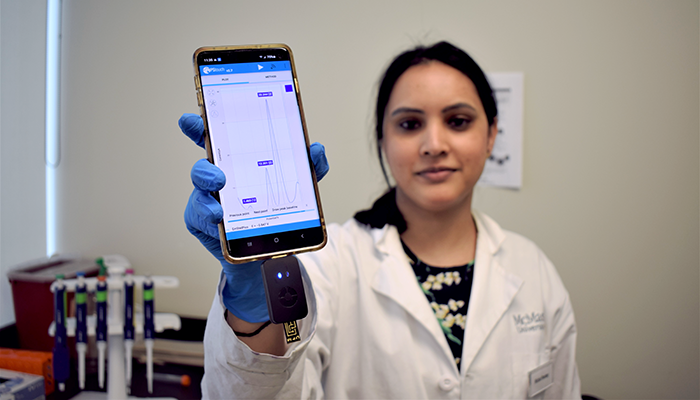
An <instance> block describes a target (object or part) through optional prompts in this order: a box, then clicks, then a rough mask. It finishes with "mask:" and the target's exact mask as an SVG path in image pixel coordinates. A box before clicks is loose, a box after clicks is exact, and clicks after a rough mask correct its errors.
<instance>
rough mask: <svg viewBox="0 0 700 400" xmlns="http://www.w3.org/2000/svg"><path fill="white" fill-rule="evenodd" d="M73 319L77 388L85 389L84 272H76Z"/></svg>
mask: <svg viewBox="0 0 700 400" xmlns="http://www.w3.org/2000/svg"><path fill="white" fill-rule="evenodd" d="M75 309H76V310H75V317H76V320H77V329H76V332H75V341H76V345H75V347H76V349H77V350H78V386H80V389H85V353H86V352H87V285H85V272H83V271H80V272H78V284H77V285H76V287H75Z"/></svg>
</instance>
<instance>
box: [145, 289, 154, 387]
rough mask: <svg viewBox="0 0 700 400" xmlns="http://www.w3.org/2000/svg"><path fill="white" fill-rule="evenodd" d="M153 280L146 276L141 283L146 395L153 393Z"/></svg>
mask: <svg viewBox="0 0 700 400" xmlns="http://www.w3.org/2000/svg"><path fill="white" fill-rule="evenodd" d="M153 294H154V293H153V280H152V279H151V277H150V276H147V277H146V279H145V280H144V281H143V338H144V342H145V343H146V379H147V380H148V393H153V339H154V331H155V324H154V322H153V312H154V308H153V301H154V296H153Z"/></svg>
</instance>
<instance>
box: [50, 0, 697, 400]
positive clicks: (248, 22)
mask: <svg viewBox="0 0 700 400" xmlns="http://www.w3.org/2000/svg"><path fill="white" fill-rule="evenodd" d="M63 27H64V30H63V64H62V71H63V73H62V74H63V75H62V76H63V81H62V88H63V94H62V101H63V102H62V135H63V137H62V144H63V147H62V152H63V153H62V160H63V161H62V164H61V167H60V170H59V178H60V179H59V185H60V187H61V190H62V192H61V195H60V198H59V210H61V211H60V220H59V226H60V230H59V242H58V248H59V249H60V250H61V251H65V252H68V251H71V252H73V251H79V252H82V253H83V254H85V255H87V256H90V257H92V256H97V255H100V254H107V253H115V252H117V253H122V254H124V255H126V256H127V257H128V258H129V259H130V260H131V261H132V263H133V264H134V266H135V268H136V270H137V272H138V273H146V272H150V273H153V274H173V275H176V276H178V277H179V278H180V281H181V286H180V288H179V289H178V290H172V291H162V293H160V292H159V293H158V296H159V297H158V302H157V307H158V310H160V311H174V312H179V313H180V314H182V315H188V316H199V317H204V316H205V315H206V313H207V310H208V308H209V305H210V302H211V299H212V296H213V291H214V287H215V284H216V281H217V278H218V274H219V271H220V267H219V265H218V264H217V262H216V261H214V260H213V259H212V258H211V257H210V256H209V255H208V254H207V252H206V251H205V250H204V249H202V248H201V246H200V245H199V244H198V242H197V241H196V240H195V239H194V238H192V237H190V235H189V234H188V233H187V231H186V229H185V227H184V223H183V222H182V212H183V209H184V206H185V203H186V202H187V197H188V195H189V192H190V190H191V183H190V182H189V169H190V167H191V165H192V164H193V163H194V161H195V160H197V159H199V158H202V157H203V156H204V152H203V150H200V149H198V148H196V147H195V146H194V145H192V144H191V143H189V140H188V139H186V138H185V137H184V136H183V135H182V134H181V133H180V132H179V130H178V127H177V118H178V117H179V115H180V114H181V113H183V112H197V107H196V100H195V95H194V85H193V82H192V75H193V70H192V65H191V57H192V52H193V51H194V50H195V49H196V48H197V47H199V46H204V45H223V44H238V43H263V42H280V41H281V42H286V43H287V44H289V45H291V46H292V48H293V49H294V51H295V56H296V61H297V68H298V71H299V81H300V85H301V89H302V93H303V97H304V102H305V108H306V112H307V121H308V124H309V128H310V135H311V138H312V140H314V141H320V142H323V143H324V144H325V145H326V147H327V150H328V157H329V159H330V163H331V172H330V174H329V175H328V176H327V177H326V178H325V179H324V180H323V182H321V185H320V187H321V190H322V199H323V203H324V207H325V209H326V214H327V217H328V219H329V220H330V221H335V222H339V221H343V220H345V219H347V218H349V217H351V216H352V214H353V212H354V211H356V210H358V209H360V208H363V207H366V206H368V205H369V204H370V203H371V201H372V199H374V198H375V197H376V196H377V195H378V194H379V193H380V192H381V191H382V190H383V186H382V180H381V177H380V176H381V173H380V171H379V168H378V166H377V165H376V162H375V156H374V154H373V152H372V151H371V146H372V145H371V143H370V140H369V138H370V132H371V118H370V112H371V109H372V97H373V91H374V88H375V82H376V80H377V78H378V76H379V74H380V72H381V70H382V68H383V67H384V66H386V64H387V62H388V60H389V59H390V57H391V56H392V55H394V54H396V53H397V52H398V51H401V50H403V49H405V48H407V47H409V46H411V45H413V44H415V43H418V42H426V43H428V42H433V41H436V40H441V39H447V40H450V41H452V42H454V43H455V44H457V45H459V46H461V47H463V48H464V49H466V50H467V51H469V52H470V53H471V54H472V55H473V56H474V58H475V59H476V60H477V61H478V62H480V63H481V65H482V66H483V68H484V69H485V70H487V71H490V72H496V71H522V72H523V73H524V76H525V126H524V128H525V129H524V131H525V137H524V183H523V188H522V190H519V191H509V190H497V189H479V190H478V192H477V195H476V206H477V207H478V208H480V209H481V210H483V211H486V212H487V213H489V214H490V215H492V216H493V217H494V218H495V219H496V220H498V221H499V222H500V223H501V224H502V225H503V226H504V227H505V228H507V229H512V230H514V231H517V232H520V233H522V234H524V235H526V236H528V237H530V238H532V239H533V240H535V241H536V242H537V243H538V244H539V245H540V246H541V247H542V248H543V249H544V250H545V252H546V253H547V254H548V255H549V257H550V258H551V259H552V260H553V261H554V263H555V264H556V265H557V267H558V269H559V272H560V274H561V276H562V278H563V280H564V282H565V284H566V285H567V287H568V289H569V291H570V293H571V297H572V300H573V303H574V307H575V310H576V315H577V319H578V323H579V345H578V361H579V368H580V374H581V379H582V381H583V391H584V392H587V393H592V394H595V395H598V396H600V397H604V398H607V399H611V398H698V397H699V396H700V392H699V379H700V378H699V377H700V369H699V366H698V360H699V359H700V347H699V340H700V325H699V324H700V322H699V321H700V319H699V317H700V309H699V300H700V293H699V285H700V261H699V260H700V258H699V257H700V255H699V252H698V243H700V237H699V236H700V235H699V232H698V227H699V221H700V215H699V211H700V205H699V194H700V193H699V190H700V189H699V182H700V164H699V162H698V158H699V154H700V152H699V149H700V143H699V138H700V126H699V120H698V110H699V109H700V104H699V100H698V97H699V91H700V85H699V75H700V73H699V71H700V69H699V62H698V60H699V57H700V55H699V42H700V40H699V39H700V33H699V9H698V2H697V1H665V2H659V1H587V2H560V1H531V2H518V1H507V2H505V1H434V2H428V1H369V0H361V1H360V2H344V3H340V2H322V1H317V2H304V3H298V4H296V3H294V2H261V1H255V2H252V1H251V2H243V1H237V2H223V1H222V2H218V1H196V2H195V1H156V0H152V1H147V2H143V1H121V2H108V1H71V0H64V20H63Z"/></svg>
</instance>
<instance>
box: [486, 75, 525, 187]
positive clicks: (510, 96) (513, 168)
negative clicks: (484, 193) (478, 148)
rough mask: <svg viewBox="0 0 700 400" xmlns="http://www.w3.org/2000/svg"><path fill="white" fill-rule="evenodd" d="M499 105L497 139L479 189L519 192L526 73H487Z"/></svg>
mask: <svg viewBox="0 0 700 400" xmlns="http://www.w3.org/2000/svg"><path fill="white" fill-rule="evenodd" d="M486 76H487V78H488V80H489V83H491V87H492V89H493V92H494V95H495V97H496V103H497V105H498V136H497V137H496V143H495V145H494V147H493V151H492V152H491V156H490V157H489V159H488V160H486V165H485V166H484V172H483V173H482V174H481V178H480V179H479V182H477V184H478V185H480V186H490V187H501V188H509V189H520V188H521V187H522V182H523V73H522V72H492V73H488V74H486Z"/></svg>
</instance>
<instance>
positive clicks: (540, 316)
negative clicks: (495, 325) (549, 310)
mask: <svg viewBox="0 0 700 400" xmlns="http://www.w3.org/2000/svg"><path fill="white" fill-rule="evenodd" d="M513 320H514V321H515V329H516V330H517V331H518V333H525V332H532V331H538V330H539V331H541V330H544V313H536V312H531V313H529V314H522V315H521V314H518V315H513Z"/></svg>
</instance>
